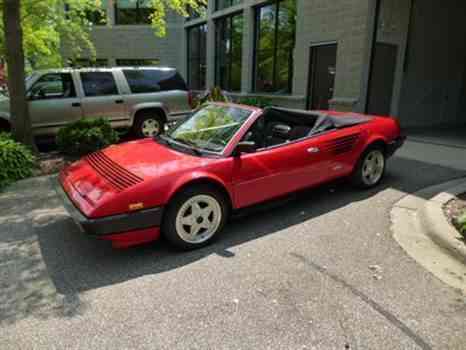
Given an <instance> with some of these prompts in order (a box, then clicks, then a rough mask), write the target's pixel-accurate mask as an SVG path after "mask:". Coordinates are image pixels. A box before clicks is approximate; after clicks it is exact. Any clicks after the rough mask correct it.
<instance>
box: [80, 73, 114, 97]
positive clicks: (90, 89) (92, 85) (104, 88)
mask: <svg viewBox="0 0 466 350" xmlns="http://www.w3.org/2000/svg"><path fill="white" fill-rule="evenodd" d="M80 74H81V80H82V83H83V89H84V95H86V96H90V97H93V96H108V95H118V88H117V86H116V82H115V78H114V77H113V73H112V72H85V73H80Z"/></svg>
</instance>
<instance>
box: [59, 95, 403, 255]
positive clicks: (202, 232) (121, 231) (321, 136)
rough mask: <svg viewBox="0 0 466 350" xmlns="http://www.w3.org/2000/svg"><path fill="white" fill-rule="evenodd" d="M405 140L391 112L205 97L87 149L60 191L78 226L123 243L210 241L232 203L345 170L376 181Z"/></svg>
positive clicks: (362, 183) (364, 183) (360, 181)
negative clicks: (143, 135) (160, 127)
mask: <svg viewBox="0 0 466 350" xmlns="http://www.w3.org/2000/svg"><path fill="white" fill-rule="evenodd" d="M403 142H404V137H403V136H402V135H401V134H400V126H399V124H398V122H397V120H396V119H394V118H390V117H376V116H367V115H361V114H356V113H342V112H329V111H301V110H291V109H282V108H266V109H263V110H262V109H258V108H253V107H247V106H241V105H234V104H219V103H214V104H209V105H207V106H206V107H204V108H202V109H200V110H198V111H197V112H195V113H194V114H193V115H192V116H191V117H190V118H188V119H187V120H186V121H184V122H182V123H180V124H179V125H177V126H175V127H173V128H172V129H171V130H170V131H168V132H167V133H166V134H165V135H162V136H158V137H156V138H154V139H152V138H148V139H143V140H139V141H133V142H127V143H124V144H120V145H115V146H111V147H108V148H107V149H105V150H103V151H99V152H96V153H93V154H91V155H88V156H87V157H85V158H83V159H81V160H80V161H78V162H76V163H74V164H72V165H70V166H69V167H67V168H66V169H64V170H63V171H62V173H61V174H60V177H59V181H60V184H61V186H59V191H60V192H61V194H62V195H63V199H64V201H65V206H66V207H67V208H68V211H69V212H70V214H71V215H72V217H73V218H74V219H75V221H76V222H77V223H78V224H79V225H80V227H81V228H82V229H83V231H85V232H87V233H89V234H91V235H94V236H97V237H98V238H102V239H106V240H110V241H112V244H113V246H114V247H119V248H121V247H128V246H131V245H135V244H140V243H144V242H148V241H152V240H156V239H157V238H158V237H159V236H160V234H163V235H164V236H165V237H166V238H167V239H168V240H169V241H170V242H171V243H172V244H174V245H175V246H176V247H178V248H181V249H193V248H197V247H201V246H204V245H206V244H207V243H209V242H210V241H211V240H212V239H214V237H216V236H217V235H218V233H219V232H220V231H221V230H222V227H223V226H224V225H225V222H226V220H227V218H228V216H229V214H230V213H231V211H233V210H236V209H239V208H243V207H247V206H251V205H253V204H256V203H260V202H263V201H266V200H269V199H272V198H276V197H280V196H283V195H285V194H287V193H290V192H294V191H298V190H300V189H304V188H308V187H313V186H317V185H319V184H322V183H324V182H328V181H331V180H334V179H337V178H341V177H347V178H350V179H351V180H352V182H353V183H354V184H355V185H357V186H359V187H362V188H369V187H372V186H375V185H377V184H378V183H379V182H380V181H381V179H382V177H383V175H384V171H385V165H386V160H387V158H388V157H390V156H391V155H392V154H393V153H394V152H395V151H396V149H397V148H399V147H400V146H401V145H402V144H403Z"/></svg>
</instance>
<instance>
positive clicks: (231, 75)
mask: <svg viewBox="0 0 466 350" xmlns="http://www.w3.org/2000/svg"><path fill="white" fill-rule="evenodd" d="M215 37H216V38H215V43H216V50H215V83H216V85H218V86H220V87H221V88H222V89H224V90H230V91H239V90H241V61H242V47H243V15H242V14H238V15H234V16H230V17H225V18H222V19H220V20H219V21H218V22H217V24H216V33H215Z"/></svg>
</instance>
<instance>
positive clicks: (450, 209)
mask: <svg viewBox="0 0 466 350" xmlns="http://www.w3.org/2000/svg"><path fill="white" fill-rule="evenodd" d="M443 211H444V213H445V215H446V217H447V218H448V221H449V222H450V223H451V224H452V225H453V226H455V223H456V222H455V219H457V218H459V217H460V216H461V215H463V214H464V213H465V212H466V193H463V194H461V195H459V196H458V197H457V198H456V199H453V200H451V201H450V202H448V203H447V204H446V205H445V206H444V207H443ZM455 227H456V226H455ZM456 228H457V229H458V227H456ZM463 241H464V242H465V243H466V237H465V239H464V240H463Z"/></svg>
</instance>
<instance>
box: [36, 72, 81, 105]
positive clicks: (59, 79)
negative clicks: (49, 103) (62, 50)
mask: <svg viewBox="0 0 466 350" xmlns="http://www.w3.org/2000/svg"><path fill="white" fill-rule="evenodd" d="M29 96H31V98H32V99H49V98H71V97H76V90H75V88H74V83H73V79H72V78H71V74H69V73H51V74H46V75H44V76H42V77H41V78H40V79H39V80H38V81H37V82H36V83H34V86H33V87H32V88H31V90H30V91H29Z"/></svg>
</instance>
